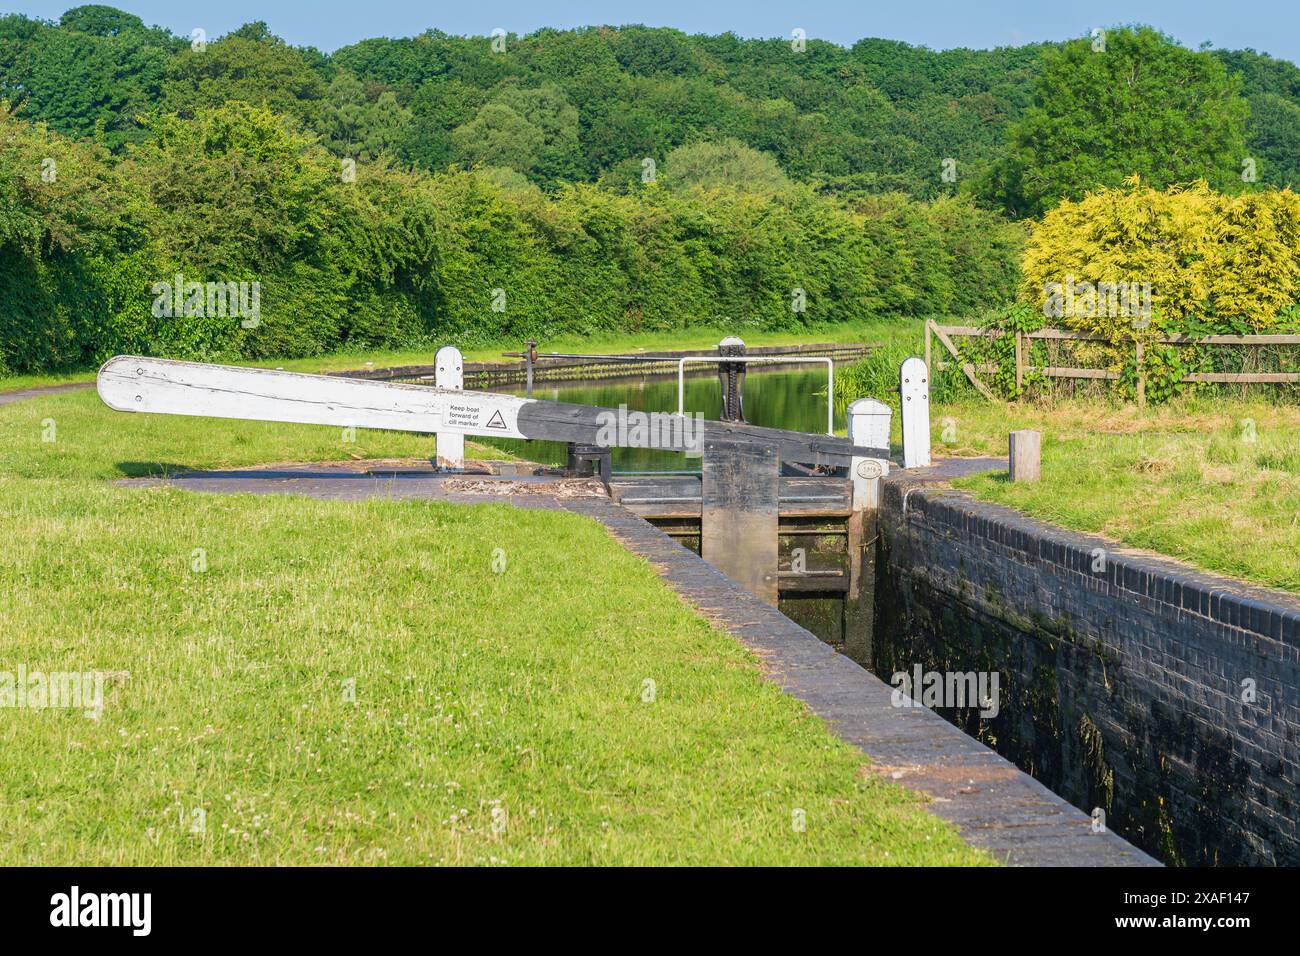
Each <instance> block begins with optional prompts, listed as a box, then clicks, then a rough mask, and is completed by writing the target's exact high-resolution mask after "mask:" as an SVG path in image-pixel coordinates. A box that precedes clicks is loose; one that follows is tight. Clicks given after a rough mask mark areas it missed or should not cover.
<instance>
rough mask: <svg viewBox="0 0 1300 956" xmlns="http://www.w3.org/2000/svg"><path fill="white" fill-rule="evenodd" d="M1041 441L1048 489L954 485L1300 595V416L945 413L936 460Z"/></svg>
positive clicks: (1126, 410) (1229, 409)
mask: <svg viewBox="0 0 1300 956" xmlns="http://www.w3.org/2000/svg"><path fill="white" fill-rule="evenodd" d="M1018 428H1032V429H1037V430H1039V431H1041V432H1042V433H1043V450H1042V456H1043V457H1042V468H1043V477H1042V481H1041V482H1040V483H1038V484H1018V485H1012V484H1010V483H1009V482H1008V481H1007V480H1006V474H1005V472H1003V473H1000V474H992V475H981V476H979V477H975V478H968V479H963V480H960V481H958V482H956V483H955V484H956V486H957V487H959V488H966V489H968V490H970V491H972V492H973V493H974V494H975V495H976V496H978V497H980V498H982V499H985V500H988V501H996V502H1000V503H1002V504H1005V505H1009V506H1011V507H1013V508H1016V509H1018V510H1020V511H1022V512H1024V513H1026V514H1029V515H1032V516H1034V517H1036V518H1042V519H1044V520H1046V521H1051V522H1054V523H1055V524H1059V525H1062V526H1064V527H1068V528H1073V529H1076V530H1080V531H1092V532H1099V533H1101V534H1104V535H1106V536H1108V537H1111V538H1113V539H1115V540H1117V541H1120V542H1123V543H1124V544H1127V545H1131V546H1133V547H1137V548H1145V549H1149V550H1151V551H1158V552H1160V553H1162V554H1166V555H1170V556H1172V557H1175V558H1180V559H1182V560H1185V561H1187V562H1189V563H1191V564H1194V565H1197V566H1199V567H1201V568H1204V569H1206V570H1209V571H1218V572H1220V573H1223V574H1228V575H1231V576H1233V577H1238V578H1243V579H1245V580H1248V581H1253V582H1255V583H1258V584H1265V585H1270V586H1273V587H1278V588H1285V589H1287V590H1291V591H1300V408H1296V407H1295V406H1285V405H1274V404H1270V403H1268V402H1265V401H1262V400H1255V401H1229V400H1226V399H1197V398H1195V397H1191V398H1185V399H1181V400H1178V401H1176V402H1174V403H1171V404H1168V405H1163V406H1160V407H1157V408H1153V409H1149V410H1148V411H1147V412H1146V414H1144V415H1143V414H1139V413H1138V411H1137V408H1136V407H1135V406H1131V405H1130V406H1119V405H1115V406H1110V405H1107V404H1105V403H1098V402H1062V403H1060V404H1058V405H1056V406H1054V407H1035V406H1032V405H1025V406H1023V407H1022V406H1018V405H1015V404H1012V405H1007V406H1000V405H994V404H990V403H986V402H982V401H970V402H963V403H959V404H955V405H948V406H936V407H935V408H934V410H933V412H932V420H931V429H932V433H933V438H934V445H933V449H934V452H935V454H948V455H951V454H959V455H971V454H997V455H1006V453H1007V432H1008V431H1012V430H1014V429H1018Z"/></svg>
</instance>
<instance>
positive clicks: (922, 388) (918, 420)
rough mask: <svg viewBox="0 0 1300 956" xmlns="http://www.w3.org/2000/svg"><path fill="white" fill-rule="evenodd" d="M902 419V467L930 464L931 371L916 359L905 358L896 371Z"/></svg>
mask: <svg viewBox="0 0 1300 956" xmlns="http://www.w3.org/2000/svg"><path fill="white" fill-rule="evenodd" d="M898 394H899V406H900V410H901V417H902V419H903V467H904V468H925V467H927V466H928V465H929V464H930V371H929V369H928V367H927V366H926V364H925V363H924V362H922V361H921V360H920V359H919V358H910V359H908V360H907V361H905V362H904V363H903V365H902V367H901V368H900V369H899V372H898Z"/></svg>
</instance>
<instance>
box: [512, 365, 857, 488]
mask: <svg viewBox="0 0 1300 956" xmlns="http://www.w3.org/2000/svg"><path fill="white" fill-rule="evenodd" d="M495 391H502V392H506V393H508V394H512V395H522V394H524V389H523V386H519V387H517V388H510V387H501V386H498V387H497V388H496V389H495ZM533 397H534V398H541V399H547V400H549V401H553V402H575V403H578V404H583V405H599V406H602V407H604V408H618V406H619V405H627V407H628V409H629V410H632V411H639V412H675V411H677V377H676V376H675V375H672V376H648V377H643V378H620V379H604V380H601V381H598V382H587V383H578V384H572V383H563V382H560V383H556V384H554V385H552V384H550V383H545V382H543V383H539V384H537V385H535V386H534V387H533ZM721 406H722V398H721V389H720V387H719V385H718V376H717V373H716V372H708V373H704V374H697V375H694V376H688V377H687V379H686V411H687V412H690V413H693V412H702V413H703V414H704V417H705V418H709V419H713V420H715V421H716V420H717V418H718V413H719V412H720V411H721ZM745 418H746V420H748V421H749V422H750V423H751V424H754V425H765V426H768V427H770V428H789V429H792V430H795V431H802V432H812V433H814V434H820V433H823V432H825V431H826V370H825V369H824V368H820V367H819V368H816V369H806V368H802V369H791V370H785V369H772V370H769V371H756V370H751V371H750V372H749V373H748V374H747V375H746V376H745ZM835 427H836V429H837V430H842V429H843V428H844V413H843V412H842V411H839V412H837V413H836V415H835ZM492 443H493V444H494V445H496V446H498V447H500V448H503V449H505V450H506V451H509V452H511V453H512V454H515V455H518V456H520V457H521V458H527V459H528V460H530V461H536V462H540V463H542V464H547V465H561V464H564V461H565V457H566V450H565V446H564V444H563V443H561V442H544V441H514V440H507V439H494V440H493V442H492ZM614 470H615V471H623V472H627V471H681V470H691V471H698V470H699V459H698V458H695V459H688V458H687V457H686V456H685V455H682V454H680V453H678V452H670V451H656V450H654V449H651V448H615V449H614Z"/></svg>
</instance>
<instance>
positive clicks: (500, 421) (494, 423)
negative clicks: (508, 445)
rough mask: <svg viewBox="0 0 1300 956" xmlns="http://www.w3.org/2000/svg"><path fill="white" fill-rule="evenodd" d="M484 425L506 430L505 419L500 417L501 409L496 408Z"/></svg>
mask: <svg viewBox="0 0 1300 956" xmlns="http://www.w3.org/2000/svg"><path fill="white" fill-rule="evenodd" d="M486 427H488V428H500V429H501V430H502V431H505V430H506V420H505V419H504V418H502V417H501V409H497V410H496V411H495V412H493V413H492V417H491V418H489V419H488V423H487V426H486Z"/></svg>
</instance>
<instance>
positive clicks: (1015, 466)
mask: <svg viewBox="0 0 1300 956" xmlns="http://www.w3.org/2000/svg"><path fill="white" fill-rule="evenodd" d="M1041 447H1042V435H1041V434H1039V433H1038V432H1035V431H1028V430H1025V431H1017V432H1011V433H1009V434H1008V435H1007V460H1008V461H1009V463H1010V466H1011V480H1012V481H1037V480H1038V479H1039V476H1040V466H1039V453H1040V451H1041Z"/></svg>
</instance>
